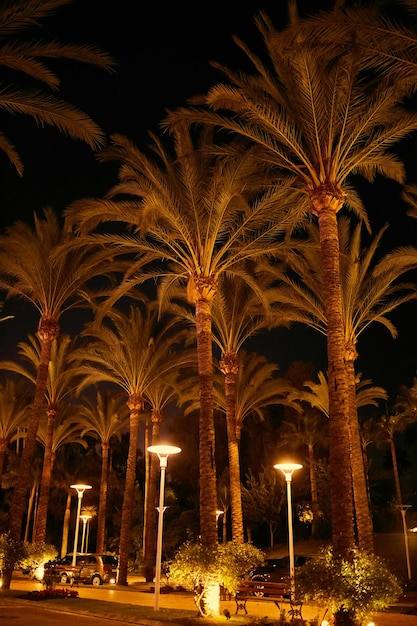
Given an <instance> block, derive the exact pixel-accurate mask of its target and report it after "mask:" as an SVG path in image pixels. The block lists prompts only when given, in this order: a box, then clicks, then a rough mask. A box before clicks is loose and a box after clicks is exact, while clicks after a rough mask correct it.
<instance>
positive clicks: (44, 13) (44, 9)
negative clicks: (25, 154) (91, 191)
mask: <svg viewBox="0 0 417 626" xmlns="http://www.w3.org/2000/svg"><path fill="white" fill-rule="evenodd" d="M70 1H71V0H33V1H31V2H21V1H20V0H12V2H9V3H7V5H6V4H4V5H3V6H2V7H1V8H0V38H1V44H0V66H2V67H3V68H4V69H5V70H6V73H5V74H4V76H6V77H7V78H6V79H4V78H3V84H2V91H1V95H0V110H2V111H5V112H6V113H11V114H12V115H22V116H29V117H31V118H32V119H33V120H34V121H35V122H36V124H37V125H38V126H39V127H42V126H52V127H55V128H57V129H58V130H59V131H60V132H61V133H64V134H66V135H68V136H70V137H72V138H73V139H78V140H81V141H83V142H85V143H87V144H88V145H89V146H90V147H91V148H93V149H96V148H99V147H100V146H102V145H103V143H104V133H103V132H102V131H101V130H100V128H99V126H98V125H97V124H96V123H95V122H94V121H93V120H92V119H91V118H90V117H89V116H88V115H87V114H86V113H83V112H82V111H80V110H78V109H77V108H75V107H74V106H72V105H71V104H70V103H69V102H66V101H65V100H64V99H63V98H59V97H58V96H57V95H56V93H57V91H58V90H59V84H60V81H59V77H58V74H57V72H56V67H55V66H54V63H47V61H55V60H56V59H69V60H70V61H78V62H82V63H88V64H92V65H95V66H97V67H99V68H101V69H104V70H111V69H112V68H113V66H114V62H113V61H112V59H111V58H110V56H109V55H108V54H107V53H106V52H104V51H102V50H99V49H98V48H95V47H93V46H92V45H89V44H87V45H81V44H65V43H62V42H59V41H57V40H56V39H51V38H48V40H45V33H47V32H48V31H47V29H45V28H42V26H41V20H42V19H45V18H48V17H49V16H51V15H53V14H54V13H56V11H57V10H58V9H59V8H60V7H62V6H65V5H66V4H69V2H70ZM36 28H37V29H38V33H37V34H35V35H32V37H33V38H32V39H29V37H28V36H27V35H26V33H27V32H28V31H30V30H32V32H33V30H34V29H36ZM22 78H23V80H22ZM0 137H1V139H0V150H1V151H2V152H3V153H4V154H5V155H6V157H7V158H8V160H9V161H10V163H11V164H12V165H13V166H14V168H15V169H16V171H17V173H18V174H19V176H22V175H23V163H22V160H21V158H20V156H19V153H18V151H17V149H16V147H15V145H14V143H13V142H12V140H11V139H9V137H7V135H6V133H4V132H3V130H2V131H1V134H0Z"/></svg>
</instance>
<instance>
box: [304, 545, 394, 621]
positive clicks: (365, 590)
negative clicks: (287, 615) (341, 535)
mask: <svg viewBox="0 0 417 626" xmlns="http://www.w3.org/2000/svg"><path fill="white" fill-rule="evenodd" d="M295 581H296V593H297V596H298V597H300V598H302V599H303V600H304V602H306V601H313V602H315V603H316V604H318V605H324V606H328V608H329V609H330V610H331V611H332V613H333V614H334V615H335V616H337V614H339V615H344V616H345V618H347V620H348V621H346V622H345V623H351V624H355V623H358V622H360V620H362V619H365V618H366V617H368V616H369V614H370V613H374V612H376V611H381V610H383V609H385V608H386V607H387V606H388V605H389V604H390V603H391V602H394V601H395V600H397V599H398V597H399V596H400V595H401V592H402V590H401V587H400V585H399V583H398V581H397V579H396V577H395V576H394V575H393V574H392V573H391V572H390V571H389V570H388V569H387V567H386V565H385V564H384V562H383V561H382V560H381V559H380V558H379V557H377V556H375V555H373V554H369V553H367V552H364V551H363V550H359V548H352V549H351V551H350V554H349V556H348V558H346V559H342V558H336V557H335V556H334V555H333V549H332V547H327V548H325V549H323V550H322V552H321V554H320V555H319V557H317V558H315V559H312V560H311V561H309V562H308V563H307V564H306V565H303V566H302V567H300V569H299V570H298V572H297V575H296V579H295ZM349 616H350V617H349ZM349 619H350V621H349ZM335 623H336V624H337V623H338V621H337V619H336V621H335Z"/></svg>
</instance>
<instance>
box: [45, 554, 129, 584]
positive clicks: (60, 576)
mask: <svg viewBox="0 0 417 626" xmlns="http://www.w3.org/2000/svg"><path fill="white" fill-rule="evenodd" d="M72 561H73V556H72V554H67V555H66V556H64V557H63V558H62V559H57V560H55V561H50V562H49V563H46V564H45V568H44V569H45V573H44V578H45V580H47V579H48V578H52V580H53V581H55V582H57V581H59V582H61V583H62V584H67V583H69V584H73V583H74V582H75V580H77V581H80V582H83V583H84V584H92V585H95V586H99V585H102V584H104V583H113V584H114V583H116V582H117V576H118V567H119V562H118V559H117V557H115V556H112V555H109V554H79V555H77V556H76V562H75V565H73V564H72Z"/></svg>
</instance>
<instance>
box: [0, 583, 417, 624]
mask: <svg viewBox="0 0 417 626" xmlns="http://www.w3.org/2000/svg"><path fill="white" fill-rule="evenodd" d="M128 580H129V585H128V586H127V587H117V586H113V585H112V586H110V585H106V586H103V587H100V588H95V587H94V588H93V587H92V586H89V585H80V586H79V587H77V590H78V592H79V597H80V598H82V599H86V600H88V599H91V600H96V601H97V600H99V601H100V600H102V601H104V603H105V604H103V607H105V608H103V609H101V612H100V611H98V610H97V608H96V607H97V603H92V605H94V611H91V610H90V608H88V607H89V603H88V602H83V603H78V604H79V605H81V604H82V605H83V606H82V608H81V609H80V610H74V609H75V606H76V605H77V603H76V602H75V603H74V604H71V600H70V601H69V602H66V601H64V602H65V604H61V605H60V606H57V605H56V604H55V606H52V604H51V603H49V601H45V602H32V601H30V600H24V599H22V598H21V597H20V598H18V597H16V596H15V597H11V596H8V595H7V592H5V595H3V594H1V593H0V618H3V617H6V615H7V618H9V619H8V621H7V622H3V623H4V624H6V623H7V624H8V623H9V620H10V622H11V623H15V618H18V620H19V621H18V623H19V624H20V625H21V626H35V624H37V623H39V624H40V625H41V626H43V625H44V624H45V625H46V624H50V623H51V624H53V625H54V626H55V624H59V625H60V626H66V624H68V626H73V624H74V613H76V614H77V615H79V616H83V617H82V623H83V626H103V623H107V621H108V623H109V626H120V625H121V624H140V625H142V626H158V625H159V626H165V625H166V621H167V619H168V618H167V615H166V613H167V612H168V613H169V614H170V615H169V616H168V617H169V621H170V623H171V626H174V624H175V613H176V611H178V610H180V611H181V610H184V611H190V615H196V607H195V604H194V599H193V594H192V593H190V592H188V593H187V592H173V593H162V594H160V596H159V608H160V611H161V614H160V617H161V619H162V613H165V619H164V621H161V619H158V617H159V615H158V611H156V612H155V613H154V612H153V605H154V594H153V593H152V592H151V588H150V585H149V584H146V583H144V582H143V579H141V578H140V577H135V576H129V579H128ZM40 588H41V586H40V584H39V583H37V582H36V581H30V580H27V579H24V578H22V577H16V579H15V578H13V581H12V585H11V592H12V593H15V592H16V590H19V591H22V595H24V594H25V593H27V592H28V591H30V590H34V589H37V590H39V589H40ZM109 603H110V604H109ZM98 604H100V602H99V603H98ZM416 604H417V593H409V594H407V595H405V596H403V597H402V598H401V599H400V601H399V602H398V603H396V604H395V606H392V607H390V608H389V611H387V612H384V613H377V614H375V615H374V623H375V626H417V614H416V615H412V614H407V611H412V609H413V607H414V606H415V605H416ZM132 605H133V607H137V608H138V611H137V615H135V610H134V609H133V611H132V610H130V612H128V613H127V608H128V607H129V606H130V607H132ZM109 606H110V607H111V609H109ZM139 608H140V610H139ZM283 608H285V609H286V610H288V609H289V605H286V604H285V605H284V606H283ZM225 609H227V610H228V611H229V612H230V615H231V617H230V620H227V619H226V617H223V615H221V619H222V620H224V622H225V623H226V622H229V621H230V623H231V624H230V626H233V624H232V622H235V625H236V624H237V623H239V625H242V624H247V622H250V621H251V620H253V619H259V618H261V617H265V616H268V618H269V619H270V620H271V621H272V620H278V619H279V611H278V609H277V607H276V606H275V605H274V603H273V602H262V601H257V600H251V601H250V602H248V604H247V610H248V615H246V616H245V615H242V614H239V616H237V615H236V614H235V611H236V605H235V602H234V601H222V602H221V613H222V612H223V611H224V610H225ZM45 615H49V616H50V617H51V620H52V621H51V622H49V621H46V619H45ZM302 615H303V618H304V619H313V618H314V617H316V616H318V617H319V619H320V621H321V620H322V619H323V616H324V611H323V609H320V608H318V607H315V606H310V605H306V606H304V607H303V609H302ZM25 616H26V617H25ZM36 616H39V622H37V621H35V618H36ZM71 616H72V617H71ZM7 618H6V619H7ZM54 620H55V621H54ZM203 621H204V620H202V624H203ZM320 621H319V623H320ZM77 623H78V620H77Z"/></svg>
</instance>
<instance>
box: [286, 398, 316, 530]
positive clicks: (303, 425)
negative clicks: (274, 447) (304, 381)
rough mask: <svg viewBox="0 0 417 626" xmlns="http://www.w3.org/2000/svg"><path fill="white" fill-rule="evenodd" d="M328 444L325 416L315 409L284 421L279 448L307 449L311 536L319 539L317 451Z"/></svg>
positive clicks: (307, 410)
mask: <svg viewBox="0 0 417 626" xmlns="http://www.w3.org/2000/svg"><path fill="white" fill-rule="evenodd" d="M327 444H328V438H327V424H326V422H325V421H324V415H323V413H322V412H319V411H317V410H314V409H311V408H310V409H308V408H306V409H305V410H304V411H303V413H302V414H301V415H295V418H294V420H293V421H291V422H290V421H283V422H282V425H281V428H280V430H279V446H280V447H282V448H284V449H288V448H289V447H293V448H295V449H297V448H300V447H302V446H306V447H307V451H308V468H309V474H310V491H311V511H312V514H313V521H312V525H311V536H312V537H314V538H317V536H318V523H319V518H320V509H319V499H318V493H317V480H316V456H315V450H316V448H318V447H324V446H325V445H327Z"/></svg>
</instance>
